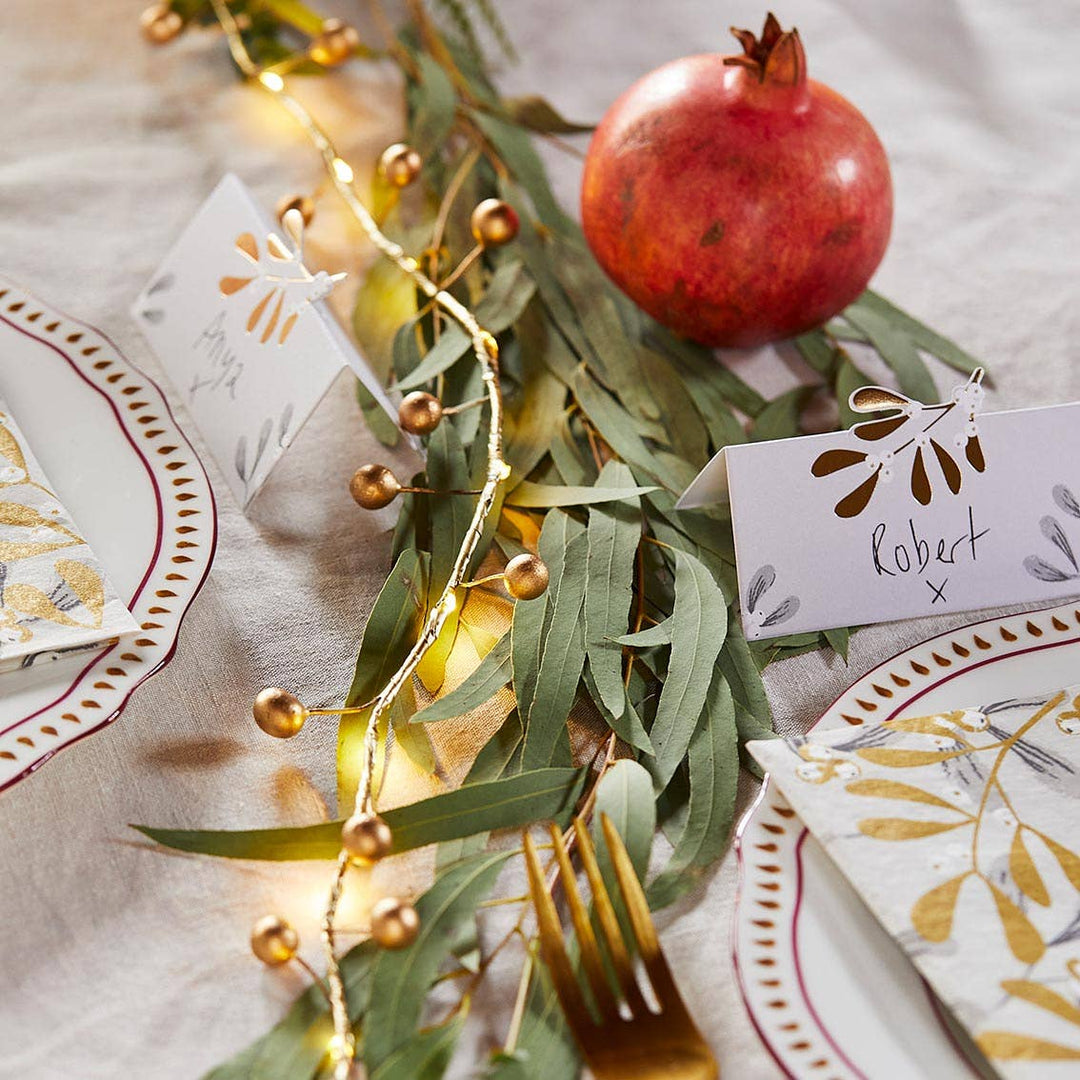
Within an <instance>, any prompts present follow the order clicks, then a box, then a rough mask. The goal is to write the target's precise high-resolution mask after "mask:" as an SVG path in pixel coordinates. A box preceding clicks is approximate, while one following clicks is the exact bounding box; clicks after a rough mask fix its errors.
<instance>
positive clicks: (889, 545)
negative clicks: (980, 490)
mask: <svg viewBox="0 0 1080 1080" xmlns="http://www.w3.org/2000/svg"><path fill="white" fill-rule="evenodd" d="M967 516H968V525H967V529H965V530H964V532H962V533H961V534H960V535H959V536H955V537H953V536H949V537H945V536H939V537H938V538H937V539H936V540H933V539H926V538H924V537H923V536H921V535H920V534H919V531H918V529H917V528H916V527H915V521H914V519H913V518H908V532H910V539H909V538H908V537H907V536H906V535H905V536H904V539H903V540H901V541H900V542H899V543H897V542H895V541H894V537H893V536H890V535H888V532H889V530H888V526H887V525H886V524H885V522H883V521H882V522H879V523H878V524H877V525H875V526H874V531H873V533H872V534H871V537H870V552H871V555H872V557H873V560H874V570H875V572H876V573H877V575H878V576H879V577H890V578H895V577H903V576H904V575H906V574H915V575H916V576H918V577H923V579H924V580H925V582H926V585H927V587H928V588H929V589H930V591H931V592H932V593H933V596H932V598H931V600H930V603H931V605H933V604H936V603H937V602H938V601H939V600H940V601H941V602H942V603H943V604H947V603H948V598H947V597H946V595H945V586H946V585H948V584H949V578H948V577H947V576H943V574H944V571H945V568H946V567H950V566H956V565H957V563H959V562H961V561H963V560H966V559H968V558H969V557H970V559H971V561H972V562H978V559H979V546H978V544H979V541H980V540H981V539H982V538H983V537H984V536H986V534H987V533H988V532H989V531H990V529H989V528H985V529H981V530H979V531H976V529H975V515H974V513H973V511H972V508H971V507H970V506H969V507H968V514H967ZM931 573H933V575H934V577H935V578H938V579H940V584H937V583H935V581H934V580H933V579H932V578H931V576H930V575H931Z"/></svg>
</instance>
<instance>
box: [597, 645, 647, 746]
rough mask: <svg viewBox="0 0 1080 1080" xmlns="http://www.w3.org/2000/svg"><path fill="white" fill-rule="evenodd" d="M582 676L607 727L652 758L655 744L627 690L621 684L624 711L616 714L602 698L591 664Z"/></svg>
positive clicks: (632, 675) (625, 741) (632, 676)
mask: <svg viewBox="0 0 1080 1080" xmlns="http://www.w3.org/2000/svg"><path fill="white" fill-rule="evenodd" d="M582 675H583V677H584V679H585V687H586V689H587V690H588V691H589V697H590V698H592V703H593V704H594V705H595V706H596V707H597V709H599V710H600V715H601V716H603V718H604V722H605V723H606V724H607V726H608V727H609V728H611V730H612V731H614V732H615V734H616V735H618V736H619V738H620V739H622V741H623V742H624V743H627V744H628V745H629V746H632V747H633V748H634V749H635V750H640V751H641V752H642V753H643V754H648V755H649V756H650V757H652V756H653V744H652V742H651V741H650V739H649V733H648V732H647V731H646V730H645V725H644V724H643V723H642V722H641V717H640V716H639V715H638V712H637V709H635V708H634V703H633V702H632V701H631V700H630V694H629V692H628V691H627V689H626V688H625V687H623V686H622V684H621V682H620V686H619V689H620V690H621V691H622V695H623V703H622V709H621V710H620V711H619V713H618V714H616V713H614V712H612V711H611V710H610V709H609V708H608V707H607V705H605V704H604V699H603V698H602V697H601V696H600V691H599V689H598V688H597V685H596V679H595V678H594V677H593V673H592V668H591V666H590V664H588V663H586V665H585V670H584V671H583V672H582ZM633 678H634V673H633V672H631V681H633Z"/></svg>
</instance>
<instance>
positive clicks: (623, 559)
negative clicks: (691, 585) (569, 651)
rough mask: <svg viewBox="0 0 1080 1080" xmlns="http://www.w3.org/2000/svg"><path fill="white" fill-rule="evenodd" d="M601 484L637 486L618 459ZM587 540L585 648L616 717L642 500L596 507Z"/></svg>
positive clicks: (623, 696)
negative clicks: (622, 642)
mask: <svg viewBox="0 0 1080 1080" xmlns="http://www.w3.org/2000/svg"><path fill="white" fill-rule="evenodd" d="M600 485H601V486H603V485H606V486H607V487H608V488H609V489H614V490H624V491H627V492H631V491H636V490H637V489H636V488H635V487H634V476H633V473H631V472H630V470H629V469H628V468H627V467H626V466H625V465H623V464H622V462H619V461H609V462H608V463H607V464H606V465H605V466H604V468H603V470H602V471H601V473H600ZM593 490H597V489H593ZM635 502H636V500H635ZM587 538H588V549H589V554H588V564H587V569H588V580H587V583H586V586H585V649H586V653H587V655H588V659H589V668H590V670H591V671H592V675H593V679H594V680H595V682H596V688H597V690H598V691H599V693H600V698H601V700H602V701H603V703H604V705H605V706H606V708H607V709H608V711H609V712H611V713H612V714H613V715H614V716H615V718H616V719H617V718H618V717H620V716H621V715H622V711H623V705H624V703H625V701H626V690H625V687H624V686H623V671H622V648H621V646H619V645H617V644H615V642H614V640H613V639H614V638H616V637H617V636H618V635H619V634H621V633H623V632H624V631H625V630H626V624H627V620H628V618H629V612H630V601H631V599H632V598H633V584H634V556H635V554H636V552H637V547H638V544H639V543H640V542H641V505H640V503H637V504H636V505H625V504H623V503H616V504H615V505H613V506H611V507H608V508H605V509H604V510H593V511H592V512H591V513H590V514H589V525H588V532H587Z"/></svg>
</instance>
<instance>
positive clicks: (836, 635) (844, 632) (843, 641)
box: [823, 626, 851, 664]
mask: <svg viewBox="0 0 1080 1080" xmlns="http://www.w3.org/2000/svg"><path fill="white" fill-rule="evenodd" d="M823 633H824V634H825V640H826V641H827V642H828V643H829V644H830V645H831V646H832V649H833V652H835V653H836V655H837V656H839V657H840V659H841V660H843V661H844V663H845V664H846V663H847V658H848V642H849V641H850V640H851V631H850V630H848V629H847V628H846V627H843V626H839V627H837V628H836V629H835V630H825V631H823Z"/></svg>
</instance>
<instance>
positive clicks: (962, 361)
mask: <svg viewBox="0 0 1080 1080" xmlns="http://www.w3.org/2000/svg"><path fill="white" fill-rule="evenodd" d="M849 312H855V313H856V318H854V319H851V320H850V321H851V323H852V324H853V325H854V326H855V327H857V328H859V329H863V330H864V331H865V327H863V324H862V321H861V320H862V318H863V316H864V313H870V314H872V315H875V316H877V318H878V319H879V320H881V321H882V322H884V323H886V324H888V325H889V326H891V327H892V328H893V329H894V330H895V331H896V332H897V333H902V334H905V335H907V336H908V337H909V338H910V339H911V340H912V341H913V342H914V343H915V345H917V346H918V347H919V348H920V349H925V350H926V352H928V353H930V355H931V356H936V357H937V358H938V359H939V360H940V361H941V362H942V363H943V364H948V366H949V367H951V368H954V369H955V370H956V371H960V372H963V373H964V374H965V375H970V374H971V373H972V372H973V371H974V370H975V369H976V368H977V367H980V366H981V365H980V363H979V361H978V360H977V359H976V358H975V357H974V356H972V355H971V354H970V353H969V352H965V351H964V350H963V349H961V348H960V346H959V345H957V344H956V342H954V341H951V340H950V339H949V338H947V337H945V336H944V335H942V334H939V333H938V332H937V331H936V330H931V329H930V327H929V326H927V325H926V324H925V323H921V322H919V320H918V319H916V318H914V317H913V316H911V315H909V314H908V313H907V312H906V311H902V310H901V309H900V308H898V307H897V306H896V305H895V304H894V303H892V302H891V301H890V300H886V299H885V297H884V296H882V295H880V294H879V293H876V292H873V291H872V290H871V289H867V290H866V292H864V293H863V294H862V296H860V297H859V299H858V300H856V301H855V303H854V304H852V305H851V306H850V307H849V308H847V309H846V310H845V311H844V313H843V317H844V318H847V317H848V313H849ZM867 336H868V337H870V335H869V333H868V332H867ZM871 340H873V339H872V337H871Z"/></svg>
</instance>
